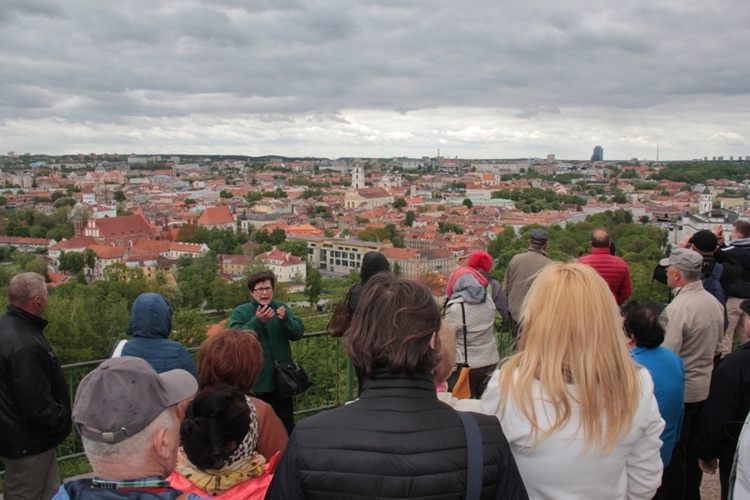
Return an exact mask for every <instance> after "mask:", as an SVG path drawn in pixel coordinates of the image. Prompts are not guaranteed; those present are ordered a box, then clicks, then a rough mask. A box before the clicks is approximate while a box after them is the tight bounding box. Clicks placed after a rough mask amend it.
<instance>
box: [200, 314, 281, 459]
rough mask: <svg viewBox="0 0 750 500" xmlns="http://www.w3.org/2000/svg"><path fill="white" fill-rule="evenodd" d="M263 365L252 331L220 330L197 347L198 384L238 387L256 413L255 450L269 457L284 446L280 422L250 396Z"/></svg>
mask: <svg viewBox="0 0 750 500" xmlns="http://www.w3.org/2000/svg"><path fill="white" fill-rule="evenodd" d="M262 367H263V349H262V348H261V346H260V342H258V339H257V338H256V337H255V334H254V333H253V332H244V331H240V330H232V329H229V330H222V331H220V332H218V333H215V334H213V335H211V336H210V337H209V338H207V339H206V340H205V341H204V342H203V343H202V344H201V346H200V348H199V349H198V386H199V387H201V388H203V387H208V386H212V385H214V384H218V383H224V384H228V385H231V386H233V387H236V388H238V389H239V390H240V391H242V393H243V394H245V395H246V397H247V399H248V400H249V403H248V405H249V404H250V403H252V405H253V406H254V407H255V409H256V412H257V415H258V429H259V436H258V446H257V448H258V453H260V454H261V455H263V456H264V457H266V458H268V459H270V458H271V457H273V456H274V455H275V454H276V453H278V452H283V451H284V448H285V447H286V442H287V439H288V437H287V433H286V429H285V428H284V424H282V423H281V420H280V419H279V417H278V416H276V413H274V411H273V408H272V407H271V405H269V404H268V403H266V402H264V401H261V400H260V399H258V398H256V397H255V396H254V395H253V392H252V391H253V387H254V386H255V383H256V381H257V380H258V374H259V373H260V370H261V368H262Z"/></svg>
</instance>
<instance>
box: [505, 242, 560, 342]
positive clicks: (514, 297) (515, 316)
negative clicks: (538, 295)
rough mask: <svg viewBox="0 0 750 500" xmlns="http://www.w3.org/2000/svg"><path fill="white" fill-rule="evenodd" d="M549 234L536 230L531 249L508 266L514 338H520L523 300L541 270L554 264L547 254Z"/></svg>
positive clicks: (506, 272)
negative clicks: (519, 329) (519, 327)
mask: <svg viewBox="0 0 750 500" xmlns="http://www.w3.org/2000/svg"><path fill="white" fill-rule="evenodd" d="M548 239H549V233H548V232H547V231H545V230H544V229H534V230H532V231H531V233H530V234H529V249H528V250H526V251H525V252H524V253H521V254H518V255H516V256H514V257H513V258H512V259H511V260H510V264H508V270H507V271H505V284H504V286H503V288H504V289H505V296H506V297H508V309H509V311H510V317H511V319H512V320H513V322H512V323H511V325H512V326H511V332H512V334H513V338H514V339H515V338H516V337H517V336H518V321H519V320H520V319H521V305H522V304H523V299H524V298H525V297H526V294H527V293H528V292H529V288H531V284H532V283H534V279H535V278H536V274H537V273H538V272H539V271H541V269H542V268H543V267H544V266H546V265H547V264H549V263H550V262H552V261H551V260H550V259H549V258H548V257H547V253H546V252H545V251H546V250H547V246H548V243H547V240H548Z"/></svg>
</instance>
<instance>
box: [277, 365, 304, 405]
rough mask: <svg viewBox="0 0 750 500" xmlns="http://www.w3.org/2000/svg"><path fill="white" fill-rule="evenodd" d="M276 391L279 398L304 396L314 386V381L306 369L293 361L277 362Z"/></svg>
mask: <svg viewBox="0 0 750 500" xmlns="http://www.w3.org/2000/svg"><path fill="white" fill-rule="evenodd" d="M274 363H275V365H276V390H277V391H278V393H279V396H282V397H292V396H296V395H297V394H302V393H303V392H305V391H306V390H307V389H309V388H310V386H311V385H312V380H310V376H309V375H308V374H307V372H306V371H305V369H304V368H302V366H301V365H300V364H299V363H296V362H295V361H294V360H292V359H287V360H286V361H281V362H279V361H276V360H274Z"/></svg>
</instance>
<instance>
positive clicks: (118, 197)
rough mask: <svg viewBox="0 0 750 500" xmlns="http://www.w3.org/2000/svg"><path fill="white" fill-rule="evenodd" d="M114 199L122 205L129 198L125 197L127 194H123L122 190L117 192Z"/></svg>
mask: <svg viewBox="0 0 750 500" xmlns="http://www.w3.org/2000/svg"><path fill="white" fill-rule="evenodd" d="M114 199H115V201H116V202H117V203H121V202H123V201H125V200H127V199H128V198H127V197H126V196H125V193H123V192H122V190H121V189H118V190H117V191H115V194H114Z"/></svg>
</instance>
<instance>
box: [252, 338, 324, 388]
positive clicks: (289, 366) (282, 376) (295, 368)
mask: <svg viewBox="0 0 750 500" xmlns="http://www.w3.org/2000/svg"><path fill="white" fill-rule="evenodd" d="M264 333H265V334H266V342H268V350H269V351H270V352H271V359H273V364H274V373H275V376H276V391H277V392H278V393H279V396H281V397H286V398H291V397H292V396H296V395H298V394H302V393H303V392H305V391H306V390H307V389H309V388H310V386H311V385H313V383H312V380H310V376H309V375H308V374H307V372H306V371H305V369H304V368H302V365H300V364H299V363H297V362H295V361H294V360H293V359H291V358H290V359H287V360H286V361H277V360H276V355H275V354H274V353H273V347H272V346H271V337H270V336H269V334H268V332H264Z"/></svg>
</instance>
